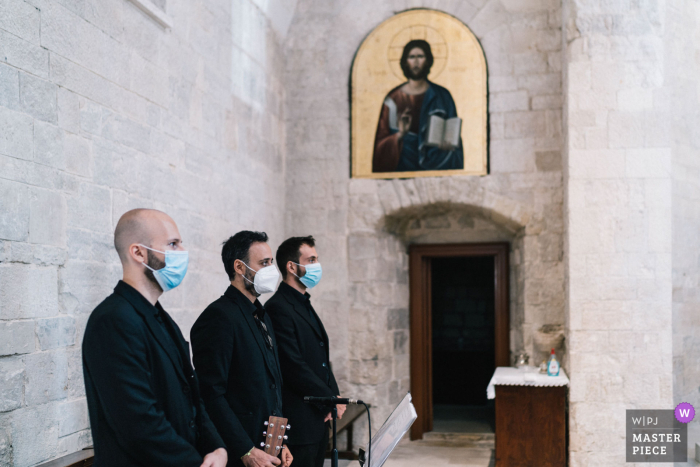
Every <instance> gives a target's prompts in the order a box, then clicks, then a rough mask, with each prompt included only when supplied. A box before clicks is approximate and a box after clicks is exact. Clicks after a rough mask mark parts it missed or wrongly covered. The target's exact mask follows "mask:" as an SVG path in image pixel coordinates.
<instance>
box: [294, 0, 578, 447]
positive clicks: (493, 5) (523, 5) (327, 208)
mask: <svg viewBox="0 0 700 467" xmlns="http://www.w3.org/2000/svg"><path fill="white" fill-rule="evenodd" d="M409 8H434V9H438V10H441V11H444V12H447V13H449V14H451V15H454V16H455V17H456V18H458V19H459V20H461V21H463V22H464V23H465V24H466V25H467V26H468V27H469V28H470V29H471V30H472V31H473V32H474V33H475V35H476V36H477V38H478V39H479V41H480V42H481V44H482V46H483V48H484V52H485V56H486V62H487V64H488V73H489V76H488V77H489V92H490V94H489V119H490V140H489V144H490V167H491V173H490V174H489V175H488V176H485V177H451V178H425V179H413V180H391V181H384V180H360V179H353V180H351V179H350V176H349V173H350V162H349V161H350V152H349V145H350V126H349V120H350V118H349V116H350V109H349V102H348V89H347V85H348V82H349V77H350V69H351V66H352V60H353V56H354V54H355V52H356V51H357V49H358V47H359V46H360V44H361V43H362V40H363V39H364V38H365V36H366V35H367V34H368V33H369V32H370V31H371V30H372V29H373V28H375V27H376V26H377V25H378V24H380V23H381V22H382V21H384V20H386V19H387V18H389V17H391V16H392V15H393V14H394V13H395V12H399V11H403V10H405V9H409ZM338 31H342V37H338ZM328 38H334V40H328ZM335 38H337V39H335ZM285 51H286V55H287V68H286V75H285V76H286V77H287V81H288V82H289V83H290V87H289V88H288V89H287V108H286V118H287V174H288V178H289V180H290V183H289V184H288V185H287V219H286V227H287V229H288V231H289V233H294V234H304V233H313V234H314V235H316V237H317V238H319V240H320V241H319V251H320V255H321V257H322V259H321V262H323V263H324V269H325V272H324V282H323V283H322V284H321V285H319V287H318V288H317V289H318V291H316V289H314V292H315V297H317V298H315V300H318V302H317V303H319V305H318V306H317V309H318V310H319V312H320V313H321V315H322V317H323V319H324V322H326V321H330V322H332V323H333V326H332V327H331V329H330V331H329V332H330V335H331V341H332V342H333V344H332V346H331V347H332V348H331V351H332V358H333V361H334V368H337V370H336V371H337V372H338V373H339V374H340V375H341V378H342V381H341V389H342V390H343V391H346V392H348V393H350V394H354V395H356V396H358V397H361V398H364V399H365V400H371V401H372V402H373V404H374V407H375V408H374V409H373V411H372V413H373V416H374V418H375V423H380V422H381V421H383V420H384V419H385V417H386V416H387V415H388V412H389V410H390V409H391V408H392V407H393V405H395V404H396V403H397V402H398V401H399V400H400V398H401V397H403V395H404V394H405V392H406V391H407V390H408V389H409V387H410V381H409V364H410V362H409V357H408V349H409V348H410V347H409V342H408V300H409V291H408V261H407V259H408V257H407V254H406V243H404V241H408V242H412V241H431V240H429V239H430V238H432V239H433V240H432V241H443V242H460V241H470V238H473V239H475V240H472V241H496V240H503V239H504V238H505V239H506V240H509V241H512V245H513V255H512V258H511V265H512V266H513V268H512V269H513V271H512V275H513V277H515V274H516V271H521V272H522V274H520V273H517V274H518V276H517V278H516V279H515V280H513V287H512V294H511V300H512V302H513V306H512V307H511V313H512V316H511V323H512V332H511V336H512V337H511V348H512V350H516V349H517V350H520V349H524V350H526V351H528V353H530V355H533V358H536V357H535V356H536V355H537V356H539V355H540V352H539V351H538V350H537V349H539V348H540V347H547V346H550V344H554V346H556V347H558V349H560V350H563V349H564V343H563V339H562V332H563V324H564V268H563V261H562V257H563V232H564V224H563V218H562V209H563V181H562V163H561V150H562V125H561V118H562V114H561V111H562V100H561V97H562V88H561V12H560V5H559V2H557V1H552V0H532V1H520V0H518V1H511V0H465V1H459V2H453V1H430V0H411V1H405V0H393V1H387V2H379V3H377V2H371V1H368V0H362V1H356V2H339V1H334V0H333V1H328V0H300V1H299V3H298V5H297V13H296V16H295V18H294V20H293V22H292V25H291V28H290V32H289V38H288V40H287V42H286V44H285ZM378 105H379V103H378ZM446 205H449V206H450V207H448V208H446V207H445V206H446ZM463 214H464V215H465V216H466V217H465V218H464V219H463V222H466V223H467V224H471V223H473V224H474V226H475V227H474V228H469V227H468V226H467V227H466V228H458V227H457V228H455V227H452V224H449V225H450V226H449V227H446V228H444V229H442V230H440V229H434V230H432V232H433V233H434V236H433V234H429V232H427V230H428V229H425V230H420V229H419V230H420V232H419V231H415V232H412V231H411V229H408V230H405V229H404V230H403V231H402V233H398V232H396V231H392V226H391V225H389V224H390V223H391V222H392V221H391V219H394V220H395V219H397V218H398V219H399V221H401V219H403V220H407V222H408V221H415V220H419V221H421V222H422V220H421V219H428V218H431V219H433V220H435V221H436V222H443V223H444V222H445V219H444V218H443V219H440V216H444V217H448V218H449V217H450V216H458V217H459V216H462V215H463ZM426 222H430V221H428V220H426ZM447 222H448V223H449V222H451V221H447ZM421 225H423V224H422V223H421ZM425 225H427V224H425ZM455 225H457V224H455ZM475 232H478V234H479V236H472V235H471V234H473V233H475ZM403 234H406V235H408V237H405V236H404V237H402V235H403ZM418 237H421V239H420V240H419V238H418ZM326 265H328V267H326ZM565 361H566V359H565ZM363 423H364V422H363ZM355 433H358V434H359V435H360V436H362V437H364V436H365V435H364V433H365V428H363V427H362V426H358V427H356V431H355ZM358 442H362V438H359V439H358Z"/></svg>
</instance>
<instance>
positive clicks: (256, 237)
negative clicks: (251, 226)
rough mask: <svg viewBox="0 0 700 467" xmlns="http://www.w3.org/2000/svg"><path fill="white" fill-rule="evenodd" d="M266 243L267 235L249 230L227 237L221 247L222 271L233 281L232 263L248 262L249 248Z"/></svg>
mask: <svg viewBox="0 0 700 467" xmlns="http://www.w3.org/2000/svg"><path fill="white" fill-rule="evenodd" d="M265 242H267V234H266V233H265V232H253V231H250V230H241V231H240V232H238V233H237V234H236V235H234V236H232V237H229V239H228V240H226V241H225V242H224V243H223V244H222V245H223V248H222V249H221V260H222V261H223V262H224V269H226V274H228V278H229V279H231V280H233V279H234V278H235V277H236V271H234V269H233V263H234V262H236V260H237V259H240V260H241V261H243V262H244V263H246V264H247V263H248V261H249V260H250V246H251V245H252V244H253V243H265Z"/></svg>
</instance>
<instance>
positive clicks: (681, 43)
mask: <svg viewBox="0 0 700 467" xmlns="http://www.w3.org/2000/svg"><path fill="white" fill-rule="evenodd" d="M667 21H668V23H669V27H668V28H667V30H666V37H665V45H666V48H665V52H666V56H667V63H668V66H667V68H666V79H667V80H668V81H669V85H670V86H671V91H670V93H669V105H670V106H671V108H672V113H671V118H670V121H669V127H670V132H671V135H672V141H673V172H672V174H673V373H674V380H673V399H674V404H678V403H680V402H690V403H691V404H693V406H695V407H697V406H698V405H700V383H698V361H700V334H699V332H698V331H699V330H700V314H699V313H698V310H700V267H699V266H700V157H699V155H700V5H698V3H697V2H694V1H686V0H677V1H669V2H668V7H667Z"/></svg>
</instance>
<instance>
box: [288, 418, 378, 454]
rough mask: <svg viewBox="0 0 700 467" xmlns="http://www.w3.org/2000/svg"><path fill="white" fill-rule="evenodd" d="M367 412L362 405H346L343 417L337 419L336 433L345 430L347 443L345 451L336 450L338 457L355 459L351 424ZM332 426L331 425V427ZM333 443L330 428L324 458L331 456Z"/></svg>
mask: <svg viewBox="0 0 700 467" xmlns="http://www.w3.org/2000/svg"><path fill="white" fill-rule="evenodd" d="M366 412H367V409H365V406H364V405H348V406H347V410H345V413H344V414H343V418H341V419H340V420H338V425H337V433H338V434H339V435H340V433H342V432H343V431H347V433H348V437H347V445H346V449H345V451H341V450H338V459H349V460H357V459H358V457H357V454H356V453H355V451H353V449H352V444H353V443H352V435H353V424H354V422H355V420H357V419H358V418H360V416H362V415H364V414H365V413H366ZM331 428H332V427H331ZM332 443H333V431H332V429H331V430H329V432H328V450H327V451H326V459H330V457H331V449H332V448H333V446H332ZM292 454H294V452H293V451H292Z"/></svg>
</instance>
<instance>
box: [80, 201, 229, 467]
mask: <svg viewBox="0 0 700 467" xmlns="http://www.w3.org/2000/svg"><path fill="white" fill-rule="evenodd" d="M114 246H115V248H116V249H117V253H119V259H120V260H121V263H122V268H123V270H124V276H123V279H122V280H121V281H119V283H118V284H117V286H116V287H115V289H114V293H113V294H112V295H110V296H109V297H107V298H106V299H105V300H104V301H103V302H102V303H100V304H99V305H98V306H97V308H95V310H94V311H93V312H92V315H91V316H90V319H89V320H88V323H87V327H86V328H85V337H84V338H83V374H84V377H85V392H86V395H87V402H88V410H89V413H90V425H91V428H92V437H93V442H94V444H95V466H96V467H111V466H114V467H117V466H119V467H124V466H144V467H145V466H149V467H151V466H160V467H166V466H178V467H183V466H186V467H225V466H226V463H227V461H228V456H227V452H226V449H225V446H224V443H223V441H222V439H221V437H220V436H219V434H218V433H217V431H216V428H214V425H213V424H212V422H211V420H210V419H209V416H208V415H207V412H206V410H205V409H204V404H203V403H202V400H201V399H200V396H199V386H198V381H197V375H196V374H195V372H194V370H193V369H192V365H191V363H190V353H189V346H188V344H187V342H186V341H185V339H184V338H183V337H182V334H181V332H180V329H179V328H178V326H177V325H176V324H175V322H174V321H173V320H172V319H171V318H170V315H168V313H166V312H165V310H163V307H162V306H161V305H160V303H158V298H159V297H160V296H161V295H162V294H163V292H166V291H168V290H171V289H173V288H175V287H177V286H178V285H179V284H180V282H182V279H183V278H184V277H185V273H186V272H187V264H188V255H187V251H185V250H184V248H183V247H182V240H181V237H180V232H179V231H178V229H177V225H175V222H174V221H173V220H172V219H171V218H170V217H169V216H168V215H167V214H165V213H163V212H160V211H156V210H152V209H135V210H133V211H129V212H127V213H126V214H124V215H123V216H122V217H121V219H119V223H118V224H117V228H116V230H115V232H114Z"/></svg>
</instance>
